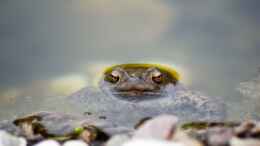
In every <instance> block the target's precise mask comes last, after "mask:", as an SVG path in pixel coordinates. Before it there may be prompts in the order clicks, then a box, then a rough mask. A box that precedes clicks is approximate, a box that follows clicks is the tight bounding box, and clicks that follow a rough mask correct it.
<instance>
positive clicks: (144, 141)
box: [123, 139, 186, 146]
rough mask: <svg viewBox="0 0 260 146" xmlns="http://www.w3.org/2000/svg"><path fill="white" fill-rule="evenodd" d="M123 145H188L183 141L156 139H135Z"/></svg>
mask: <svg viewBox="0 0 260 146" xmlns="http://www.w3.org/2000/svg"><path fill="white" fill-rule="evenodd" d="M123 146H186V145H184V144H181V143H175V142H169V141H163V140H155V139H135V140H131V141H129V142H126V143H125V144H123Z"/></svg>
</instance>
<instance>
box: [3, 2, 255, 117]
mask: <svg viewBox="0 0 260 146" xmlns="http://www.w3.org/2000/svg"><path fill="white" fill-rule="evenodd" d="M258 6H259V0H250V1H244V0H228V1H227V0H218V1H203V0H197V1H196V2H194V1H193V0H186V1H178V0H177V1H168V0H131V1H127V2H126V1H118V0H109V1H106V2H103V1H102V0H93V1H85V0H76V1H55V0H45V1H35V0H23V1H20V0H13V1H0V48H1V49H2V50H1V53H0V67H1V72H0V119H6V118H11V117H13V116H15V115H17V114H18V115H19V114H24V113H30V112H34V111H38V110H58V111H71V110H74V109H75V107H72V106H69V105H68V104H67V103H66V100H64V96H65V95H68V94H70V93H71V92H74V91H76V90H77V89H80V88H82V87H83V86H85V85H93V84H95V83H96V79H97V78H98V74H99V73H100V71H98V69H97V68H100V67H101V68H102V64H107V63H108V64H110V62H113V63H119V64H121V63H132V62H144V63H146V62H154V63H166V64H169V65H171V66H173V67H175V68H177V70H179V71H180V72H181V74H182V76H183V79H182V80H181V81H182V82H183V83H184V84H185V85H186V86H188V87H190V88H192V89H194V90H198V91H202V92H204V93H205V94H207V95H209V96H211V97H221V98H222V100H224V101H225V102H226V103H227V105H228V111H229V115H230V118H231V119H239V118H246V117H250V115H251V113H252V111H256V112H254V113H257V111H259V110H260V108H259V105H256V104H255V103H258V102H259V100H260V97H259V96H258V95H259V83H258V82H257V81H258V78H254V77H257V75H256V73H257V68H258V67H259V65H260V59H259V58H260V51H259V50H260V49H259V47H260V44H259V42H260V40H259V39H260V32H259V25H260V20H259V14H260V12H259V10H260V9H259V7H258ZM241 82H243V83H242V84H240V83H241ZM239 85H241V86H240V87H239V89H241V91H242V93H243V94H241V93H240V92H239V91H238V90H237V88H238V86H239ZM252 96H253V97H254V98H251V97H252ZM257 101H258V102H257ZM241 105H243V106H241ZM252 105H253V106H252Z"/></svg>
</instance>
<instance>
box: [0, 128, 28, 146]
mask: <svg viewBox="0 0 260 146" xmlns="http://www.w3.org/2000/svg"><path fill="white" fill-rule="evenodd" d="M26 144H27V143H26V140H25V139H24V138H20V137H15V136H13V135H11V134H9V133H7V132H5V131H0V146H26Z"/></svg>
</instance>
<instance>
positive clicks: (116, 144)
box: [105, 134, 131, 146]
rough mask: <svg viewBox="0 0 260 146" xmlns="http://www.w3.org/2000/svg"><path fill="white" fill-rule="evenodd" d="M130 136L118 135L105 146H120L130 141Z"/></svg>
mask: <svg viewBox="0 0 260 146" xmlns="http://www.w3.org/2000/svg"><path fill="white" fill-rule="evenodd" d="M130 138H131V137H130V135H128V134H120V135H115V136H113V137H112V138H111V139H110V140H109V141H108V142H107V143H106V145H105V146H121V145H123V144H124V143H125V142H127V141H129V140H130Z"/></svg>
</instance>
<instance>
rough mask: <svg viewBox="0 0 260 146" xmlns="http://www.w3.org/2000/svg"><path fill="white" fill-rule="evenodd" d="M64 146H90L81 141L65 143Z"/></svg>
mask: <svg viewBox="0 0 260 146" xmlns="http://www.w3.org/2000/svg"><path fill="white" fill-rule="evenodd" d="M63 146H88V144H86V143H85V142H83V141H81V140H70V141H67V142H65V143H64V144H63Z"/></svg>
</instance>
